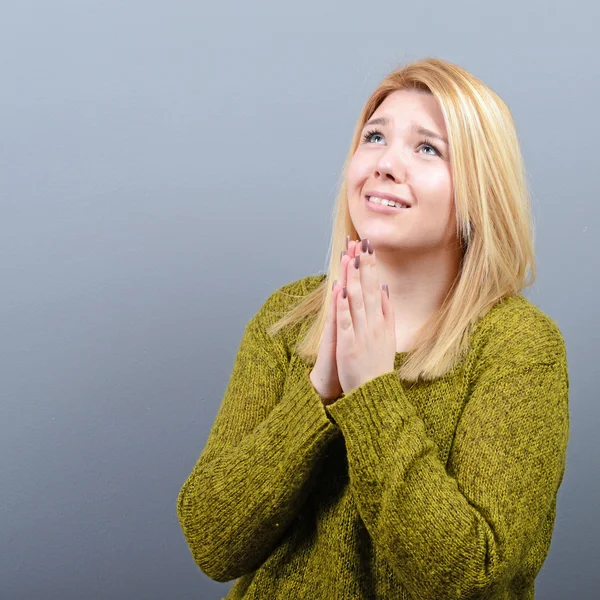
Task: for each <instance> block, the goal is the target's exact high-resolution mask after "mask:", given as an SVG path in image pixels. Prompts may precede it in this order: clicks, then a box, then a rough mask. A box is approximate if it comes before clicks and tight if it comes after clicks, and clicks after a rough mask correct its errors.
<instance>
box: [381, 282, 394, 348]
mask: <svg viewBox="0 0 600 600" xmlns="http://www.w3.org/2000/svg"><path fill="white" fill-rule="evenodd" d="M381 288H386V289H381V290H380V293H381V310H382V311H383V320H384V321H385V326H386V329H387V330H388V331H389V332H390V333H393V334H394V339H395V337H396V319H395V317H394V307H393V306H392V303H391V302H390V299H389V298H388V294H389V291H390V290H389V287H388V286H387V285H386V284H383V285H382V286H381Z"/></svg>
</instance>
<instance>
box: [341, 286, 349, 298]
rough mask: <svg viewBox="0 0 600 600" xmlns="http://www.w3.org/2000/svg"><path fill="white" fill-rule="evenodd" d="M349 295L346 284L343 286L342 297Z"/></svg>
mask: <svg viewBox="0 0 600 600" xmlns="http://www.w3.org/2000/svg"><path fill="white" fill-rule="evenodd" d="M347 297H348V290H347V289H346V286H344V287H343V288H342V298H347Z"/></svg>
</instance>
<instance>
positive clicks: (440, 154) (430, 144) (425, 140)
mask: <svg viewBox="0 0 600 600" xmlns="http://www.w3.org/2000/svg"><path fill="white" fill-rule="evenodd" d="M422 146H429V148H431V149H433V151H434V152H435V153H436V154H437V155H438V156H442V153H441V152H440V151H439V150H438V149H437V148H436V147H435V146H434V145H433V144H432V143H431V141H430V140H428V139H427V138H425V139H424V140H423V141H422ZM430 156H435V154H434V155H430Z"/></svg>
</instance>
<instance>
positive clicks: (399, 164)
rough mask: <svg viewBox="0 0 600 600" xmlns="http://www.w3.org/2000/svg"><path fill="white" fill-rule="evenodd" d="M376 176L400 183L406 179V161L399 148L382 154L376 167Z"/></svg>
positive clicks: (389, 149) (390, 149)
mask: <svg viewBox="0 0 600 600" xmlns="http://www.w3.org/2000/svg"><path fill="white" fill-rule="evenodd" d="M375 176H376V177H380V178H383V179H388V178H389V179H391V180H393V181H395V182H396V183H400V182H402V181H404V180H405V179H406V159H405V158H404V157H403V156H401V152H399V151H398V149H397V148H395V149H393V148H391V147H389V148H388V149H387V150H386V151H385V152H382V153H381V154H380V156H379V158H378V160H377V163H376V165H375Z"/></svg>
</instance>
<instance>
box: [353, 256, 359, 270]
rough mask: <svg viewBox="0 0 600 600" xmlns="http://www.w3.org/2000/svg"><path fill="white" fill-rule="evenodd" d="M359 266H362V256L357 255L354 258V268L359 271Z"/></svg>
mask: <svg viewBox="0 0 600 600" xmlns="http://www.w3.org/2000/svg"><path fill="white" fill-rule="evenodd" d="M359 264H360V254H357V255H356V256H355V257H354V267H355V268H356V269H358V265H359Z"/></svg>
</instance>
